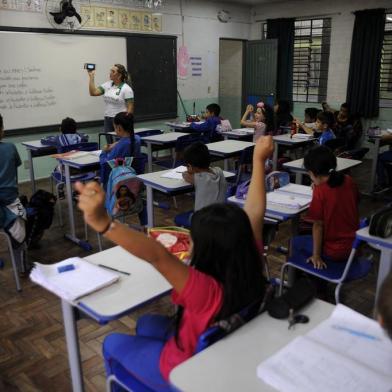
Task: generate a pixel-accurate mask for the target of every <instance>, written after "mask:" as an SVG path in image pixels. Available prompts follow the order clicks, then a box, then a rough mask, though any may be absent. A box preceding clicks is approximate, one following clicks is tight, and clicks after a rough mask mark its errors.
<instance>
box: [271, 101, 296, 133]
mask: <svg viewBox="0 0 392 392" xmlns="http://www.w3.org/2000/svg"><path fill="white" fill-rule="evenodd" d="M290 111H291V110H290V103H289V102H288V101H285V100H283V99H280V100H278V101H276V104H275V106H274V112H275V125H276V128H277V130H278V132H279V129H280V128H281V127H290V126H291V123H292V122H293V116H292V115H291V113H290Z"/></svg>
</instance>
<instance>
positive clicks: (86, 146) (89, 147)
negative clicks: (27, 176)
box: [51, 142, 98, 226]
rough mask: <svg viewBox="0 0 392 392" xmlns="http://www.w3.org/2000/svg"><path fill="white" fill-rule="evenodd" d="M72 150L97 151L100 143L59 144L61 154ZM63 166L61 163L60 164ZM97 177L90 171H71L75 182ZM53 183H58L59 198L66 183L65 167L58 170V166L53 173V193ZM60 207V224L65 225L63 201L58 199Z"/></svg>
mask: <svg viewBox="0 0 392 392" xmlns="http://www.w3.org/2000/svg"><path fill="white" fill-rule="evenodd" d="M72 150H77V151H96V150H98V143H94V142H86V143H77V144H72V145H69V146H59V147H57V152H58V153H59V154H62V153H65V152H69V151H72ZM60 166H61V165H60ZM95 177H96V174H95V173H94V172H88V173H80V174H74V175H72V173H71V182H72V183H74V182H76V181H81V182H87V181H92V180H94V179H95ZM53 183H55V184H56V192H55V195H56V197H57V199H59V197H58V196H59V189H60V188H64V185H65V175H64V170H63V167H60V170H57V168H56V169H55V170H54V171H53V172H52V175H51V187H52V193H53ZM57 205H58V208H59V223H60V226H62V225H63V217H62V210H61V203H60V200H58V203H57Z"/></svg>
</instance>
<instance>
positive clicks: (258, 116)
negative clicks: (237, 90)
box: [241, 102, 275, 143]
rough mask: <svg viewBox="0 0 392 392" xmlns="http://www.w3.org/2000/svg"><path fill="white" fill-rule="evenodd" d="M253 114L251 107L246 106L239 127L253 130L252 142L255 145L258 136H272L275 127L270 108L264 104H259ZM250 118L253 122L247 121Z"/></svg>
mask: <svg viewBox="0 0 392 392" xmlns="http://www.w3.org/2000/svg"><path fill="white" fill-rule="evenodd" d="M253 112H254V108H253V105H248V106H247V107H246V110H245V113H244V115H243V116H242V119H241V125H242V126H244V127H247V128H254V130H255V133H254V134H253V142H254V143H255V142H256V141H257V139H259V137H260V136H264V135H272V134H273V133H274V131H275V125H274V112H273V110H272V108H271V107H270V106H269V105H266V104H265V103H264V102H259V103H258V104H257V109H256V111H255V112H254V113H253ZM252 114H253V116H252ZM250 116H251V118H252V117H253V120H248V118H249V117H250Z"/></svg>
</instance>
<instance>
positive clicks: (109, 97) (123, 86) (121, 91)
mask: <svg viewBox="0 0 392 392" xmlns="http://www.w3.org/2000/svg"><path fill="white" fill-rule="evenodd" d="M88 75H89V79H90V80H89V85H88V87H89V92H90V95H91V96H93V97H96V96H100V95H103V99H104V101H105V115H104V132H114V126H113V119H114V117H115V115H116V114H117V113H120V112H127V113H133V103H134V94H133V90H132V88H131V87H130V86H129V84H127V82H128V72H127V70H126V69H125V67H124V66H123V65H121V64H114V65H113V67H112V68H111V69H110V80H109V81H107V82H105V83H103V84H101V85H100V86H98V87H96V86H95V80H94V77H95V71H89V72H88Z"/></svg>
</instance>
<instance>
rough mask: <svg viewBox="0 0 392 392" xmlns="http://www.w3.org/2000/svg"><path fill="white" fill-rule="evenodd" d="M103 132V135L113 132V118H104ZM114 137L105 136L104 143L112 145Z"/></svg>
mask: <svg viewBox="0 0 392 392" xmlns="http://www.w3.org/2000/svg"><path fill="white" fill-rule="evenodd" d="M103 131H104V132H105V133H109V132H114V125H113V117H104V119H103ZM113 141H114V137H113V136H112V135H107V136H106V143H113Z"/></svg>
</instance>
